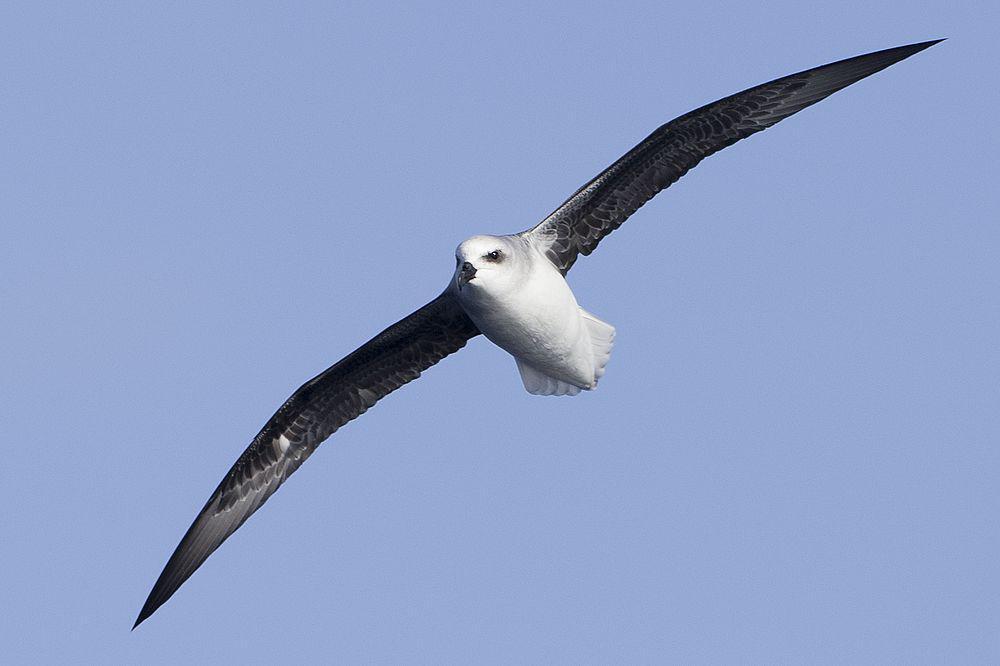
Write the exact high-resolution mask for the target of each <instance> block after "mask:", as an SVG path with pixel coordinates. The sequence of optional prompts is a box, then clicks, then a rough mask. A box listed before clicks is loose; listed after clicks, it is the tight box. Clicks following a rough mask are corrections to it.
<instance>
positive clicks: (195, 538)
mask: <svg viewBox="0 0 1000 666" xmlns="http://www.w3.org/2000/svg"><path fill="white" fill-rule="evenodd" d="M938 41H940V40H935V41H929V42H923V43H920V44H911V45H909V46H902V47H898V48H894V49H886V50H884V51H878V52H875V53H870V54H867V55H863V56H857V57H855V58H849V59H847V60H842V61H839V62H835V63H832V64H829V65H824V66H822V67H816V68H813V69H810V70H806V71H804V72H800V73H798V74H792V75H791V76H786V77H783V78H780V79H776V80H774V81H771V82H769V83H765V84H763V85H760V86H756V87H754V88H750V89H748V90H745V91H743V92H741V93H737V94H735V95H732V96H730V97H726V98H724V99H722V100H719V101H717V102H713V103H712V104H708V105H706V106H703V107H701V108H699V109H696V110H694V111H691V112H690V113H687V114H684V115H683V116H680V117H679V118H677V119H675V120H672V121H671V122H669V123H667V124H665V125H663V126H662V127H660V128H659V129H657V130H656V131H654V132H653V133H652V134H650V135H649V136H648V137H646V138H645V139H644V140H643V141H642V142H640V143H639V144H638V145H637V146H636V147H634V148H633V149H632V150H630V151H629V152H628V153H626V154H625V155H624V156H623V157H622V158H621V159H619V160H618V161H616V162H615V163H614V164H612V165H611V166H610V167H608V168H607V169H605V170H604V171H603V172H602V173H600V174H599V175H598V176H597V177H596V178H594V179H593V180H591V181H590V182H588V183H587V184H586V185H584V186H583V187H581V188H580V189H579V190H577V191H576V192H575V193H574V194H573V195H572V196H571V197H570V198H569V199H567V200H566V201H565V202H564V203H563V204H562V205H561V206H559V207H558V208H557V209H556V210H555V211H554V212H553V213H552V214H551V215H549V216H548V217H547V218H545V219H544V220H543V221H542V222H541V223H539V224H538V225H537V226H535V227H534V228H533V229H530V230H528V231H524V232H522V233H520V234H518V236H517V237H518V238H519V239H520V240H521V242H523V243H524V244H526V245H532V246H534V247H535V248H537V249H539V250H542V251H544V252H545V254H546V256H547V257H548V258H549V260H550V261H551V262H552V263H553V265H555V266H556V268H558V269H559V270H560V271H561V272H562V273H563V275H565V274H566V273H567V272H568V271H569V270H570V268H571V267H572V266H573V264H574V262H575V261H576V260H577V258H578V257H579V255H581V254H583V255H588V254H590V253H591V252H593V251H594V249H595V248H596V247H597V245H598V243H600V242H601V240H602V239H603V238H604V237H605V236H607V235H608V234H609V233H611V232H612V231H614V230H615V229H617V228H618V227H619V226H621V225H622V223H623V222H625V220H626V219H628V217H629V216H630V215H632V213H634V212H635V211H636V210H638V209H639V207H641V206H642V205H643V204H645V203H646V202H647V201H649V199H651V198H652V197H653V196H655V195H656V193H657V192H660V191H661V190H663V189H664V188H666V187H669V186H670V185H671V184H672V183H674V182H675V181H676V180H677V179H679V178H680V177H681V176H683V175H684V174H685V173H687V172H688V171H689V170H690V169H691V168H693V167H694V166H695V165H697V164H698V163H699V162H700V161H701V160H702V159H704V158H705V157H707V156H709V155H711V154H712V153H715V152H717V151H719V150H721V149H722V148H725V147H726V146H729V145H732V144H733V143H735V142H737V141H739V140H740V139H743V138H746V137H748V136H750V135H751V134H754V133H756V132H759V131H761V130H763V129H766V128H768V127H770V126H771V125H774V124H775V123H777V122H779V121H780V120H782V119H783V118H787V117H788V116H790V115H792V114H794V113H796V112H798V111H800V110H801V109H804V108H805V107H807V106H809V105H810V104H813V103H815V102H818V101H820V100H821V99H823V98H825V97H827V96H828V95H831V94H832V93H834V92H836V91H838V90H840V89H842V88H844V87H846V86H848V85H850V84H852V83H854V82H856V81H858V80H860V79H862V78H864V77H866V76H868V75H870V74H873V73H875V72H877V71H879V70H881V69H884V68H885V67H888V66H889V65H892V64H893V63H896V62H898V61H900V60H902V59H904V58H906V57H908V56H910V55H913V54H914V53H917V52H918V51H921V50H923V49H925V48H928V47H929V46H932V45H933V44H936V43H937V42H938ZM478 334H479V330H478V329H477V328H476V326H475V324H474V323H473V322H472V320H471V319H470V318H469V317H468V315H466V313H465V312H464V311H463V309H462V306H461V305H460V304H459V303H458V301H457V299H456V297H455V296H453V295H452V293H451V292H450V291H447V290H446V291H445V292H444V293H443V294H441V295H440V296H438V297H437V298H436V299H434V300H433V301H431V302H430V303H428V304H427V305H425V306H424V307H423V308H421V309H419V310H417V311H416V312H414V313H413V314H411V315H409V316H408V317H406V318H404V319H402V320H401V321H399V322H397V323H396V324H393V325H392V326H390V327H389V328H387V329H385V330H384V331H383V332H381V333H380V334H378V335H377V336H375V337H374V338H372V339H371V340H369V341H368V342H367V343H365V344H364V345H362V346H361V347H360V348H359V349H357V350H356V351H354V352H353V353H351V354H350V355H348V356H347V357H345V358H344V359H343V360H341V361H339V362H338V363H336V364H335V365H333V366H331V367H330V368H329V369H327V370H325V371H324V372H322V373H321V374H319V375H318V376H316V377H315V378H313V379H311V380H310V381H308V382H306V383H305V384H303V385H302V387H300V388H299V389H298V390H297V391H296V392H295V393H294V394H293V395H292V396H291V397H290V398H289V399H288V400H287V401H286V402H285V403H284V404H283V405H282V406H281V408H280V409H278V411H277V412H276V413H275V414H274V416H272V417H271V419H270V420H269V421H268V422H267V424H265V425H264V427H263V428H262V429H261V431H260V432H259V433H258V434H257V436H256V437H254V439H253V441H252V442H251V443H250V446H249V447H247V449H246V450H245V451H244V452H243V454H242V455H241V456H240V457H239V459H238V460H237V461H236V463H235V464H234V465H233V466H232V468H231V469H230V470H229V472H228V473H227V474H226V476H225V478H223V480H222V482H221V483H220V484H219V486H218V488H216V490H215V492H214V493H212V496H211V497H210V498H209V500H208V502H207V503H206V504H205V506H204V508H203V509H202V511H201V512H200V513H199V514H198V517H197V518H196V519H195V521H194V523H193V524H192V525H191V527H190V528H189V529H188V531H187V533H186V534H185V535H184V538H183V539H182V540H181V542H180V544H179V545H178V546H177V548H176V550H175V551H174V553H173V555H172V556H171V557H170V559H169V560H168V562H167V565H166V567H165V568H164V569H163V572H162V573H161V574H160V577H159V578H158V579H157V581H156V584H155V585H154V587H153V590H152V591H151V592H150V594H149V597H148V598H147V599H146V603H145V604H144V605H143V608H142V610H141V611H140V613H139V617H138V619H137V620H136V623H135V626H137V625H138V624H139V623H140V622H142V621H143V620H145V619H146V618H147V617H149V616H150V615H151V614H152V613H153V612H154V611H155V610H156V609H157V608H159V607H160V606H161V605H162V604H163V603H164V602H165V601H166V600H167V599H169V598H170V596H171V595H173V593H174V592H175V591H176V590H177V588H178V587H180V586H181V584H183V583H184V581H185V580H187V578H188V577H189V576H190V575H191V574H192V573H193V572H194V571H195V570H197V569H198V567H199V566H201V564H202V563H203V562H204V561H205V559H206V558H207V557H208V556H209V555H211V554H212V552H214V551H215V550H216V549H217V548H218V547H219V545H220V544H222V542H223V541H225V540H226V539H227V538H228V537H229V536H230V535H231V534H232V533H233V532H235V531H236V530H237V529H238V528H239V527H240V526H241V525H242V524H243V523H244V522H245V521H246V520H247V518H249V517H250V516H251V515H252V514H253V513H254V512H255V511H257V509H259V508H260V507H261V505H263V504H264V502H266V501H267V499H268V498H269V497H270V496H271V495H272V494H273V493H274V492H275V491H276V490H277V489H278V487H279V486H280V485H281V484H282V483H283V482H284V481H285V479H287V478H288V477H289V476H290V475H291V474H292V473H293V472H294V471H295V470H296V469H298V468H299V467H300V466H301V465H302V463H303V462H305V460H306V459H307V458H308V457H309V456H310V455H312V453H313V451H315V450H316V448H317V447H318V446H319V445H320V444H321V443H322V442H323V441H324V440H325V439H327V438H328V437H329V436H330V435H331V434H333V433H334V432H335V431H336V430H337V429H339V428H340V427H341V426H343V425H344V424H345V423H347V422H349V421H351V420H352V419H355V418H357V417H358V416H360V415H361V414H363V413H364V412H365V411H366V410H367V409H369V408H370V407H371V406H372V405H374V404H375V403H376V402H377V401H378V400H380V399H381V398H383V397H384V396H386V395H388V394H389V393H391V392H392V391H394V390H396V389H397V388H399V387H400V386H402V385H403V384H406V383H407V382H410V381H412V380H414V379H416V378H417V377H419V376H420V373H421V372H422V371H423V370H426V369H427V368H429V367H430V366H432V365H434V364H435V363H437V362H438V361H440V360H441V359H442V358H444V357H445V356H447V355H449V354H451V353H453V352H455V351H458V350H459V349H461V348H462V347H463V346H464V345H465V344H466V342H467V341H468V340H469V339H471V338H472V337H474V336H476V335H478Z"/></svg>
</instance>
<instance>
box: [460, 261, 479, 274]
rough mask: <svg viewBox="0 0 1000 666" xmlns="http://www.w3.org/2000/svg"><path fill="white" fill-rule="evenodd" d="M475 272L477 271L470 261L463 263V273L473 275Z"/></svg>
mask: <svg viewBox="0 0 1000 666" xmlns="http://www.w3.org/2000/svg"><path fill="white" fill-rule="evenodd" d="M475 270H476V267H475V266H473V265H472V264H471V263H469V262H468V261H465V262H462V272H463V273H472V272H473V271H475Z"/></svg>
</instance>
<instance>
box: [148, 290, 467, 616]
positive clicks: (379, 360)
mask: <svg viewBox="0 0 1000 666" xmlns="http://www.w3.org/2000/svg"><path fill="white" fill-rule="evenodd" d="M476 335H479V330H478V329H477V328H476V326H475V324H473V323H472V321H471V320H470V319H469V317H468V316H467V315H466V314H465V312H464V311H463V310H462V308H461V306H459V304H458V303H457V301H456V299H455V298H454V296H452V295H451V293H450V292H449V291H445V292H444V293H443V294H441V295H440V296H438V297H437V298H436V299H434V300H433V301H431V302H430V303H428V304H427V305H425V306H424V307H422V308H420V309H419V310H417V311H416V312H414V313H413V314H411V315H410V316H408V317H406V318H405V319H403V320H401V321H399V322H397V323H395V324H393V325H392V326H390V327H389V328H387V329H385V330H384V331H382V332H381V333H379V334H378V335H377V336H375V337H374V338H372V339H371V340H369V341H368V342H367V343H365V344H364V345H362V346H361V347H360V348H359V349H357V350H356V351H354V352H353V353H351V354H350V355H349V356H347V357H346V358H344V359H343V360H341V361H339V362H338V363H337V364H336V365H333V366H332V367H330V368H328V369H327V370H325V371H324V372H323V373H322V374H320V375H318V376H316V377H315V378H313V379H311V380H309V381H308V382H306V383H305V384H303V385H302V386H301V387H300V388H299V390H297V391H296V392H295V393H294V394H292V397H290V398H289V399H288V401H287V402H285V404H284V405H282V406H281V409H279V410H278V411H277V413H276V414H275V415H274V416H272V417H271V420H270V421H268V422H267V424H266V425H265V426H264V428H263V429H262V430H261V431H260V433H258V434H257V436H256V437H254V439H253V442H252V443H251V444H250V446H248V447H247V449H246V451H244V452H243V455H241V456H240V457H239V460H237V461H236V463H235V464H234V465H233V467H232V469H230V470H229V473H228V474H226V476H225V478H224V479H223V480H222V483H220V484H219V487H218V488H216V489H215V492H214V493H212V496H211V498H209V500H208V503H207V504H205V508H203V509H202V510H201V513H199V514H198V517H197V518H195V520H194V523H192V525H191V527H190V528H189V529H188V531H187V534H185V535H184V538H183V539H181V542H180V544H179V545H178V546H177V549H176V550H175V551H174V554H173V555H171V556H170V560H169V561H168V562H167V565H166V567H164V569H163V573H161V574H160V577H159V578H158V579H157V581H156V584H155V585H154V586H153V590H152V592H150V593H149V598H147V599H146V603H145V604H144V605H143V607H142V610H141V611H140V612H139V617H138V619H137V620H136V621H135V625H134V626H133V628H135V627H136V626H138V625H139V623H140V622H142V621H143V620H145V619H146V618H147V617H149V616H150V615H152V614H153V612H154V611H155V610H156V609H157V608H159V607H160V606H161V605H162V604H163V603H164V602H165V601H166V600H167V599H169V598H170V596H171V595H172V594H173V593H174V592H176V591H177V588H179V587H180V586H181V584H182V583H184V581H185V580H187V579H188V577H189V576H190V575H191V574H192V573H194V571H195V570H196V569H197V568H198V567H200V566H201V564H202V562H204V561H205V559H206V558H208V556H209V555H211V554H212V552H213V551H215V549H216V548H218V547H219V545H220V544H221V543H222V542H223V541H225V540H226V539H227V538H228V537H229V535H230V534H232V533H233V532H235V531H236V530H237V529H238V528H239V527H240V525H242V524H243V523H244V522H245V521H246V519H247V518H249V517H250V516H251V514H253V512H254V511H256V510H257V509H259V508H260V507H261V505H262V504H264V502H266V501H267V498H268V497H270V496H271V495H272V494H273V493H274V491H275V490H277V489H278V486H280V485H281V484H282V483H283V482H284V481H285V479H287V478H288V477H289V476H291V474H292V472H294V471H295V470H297V469H298V468H299V466H300V465H301V464H302V463H303V462H305V460H306V458H308V457H309V456H310V455H311V454H312V452H313V451H315V450H316V447H318V446H319V445H320V444H321V443H322V442H323V440H325V439H326V438H327V437H329V436H330V435H332V434H333V433H334V432H335V431H336V430H337V429H338V428H340V426H342V425H344V424H345V423H347V422H348V421H350V420H352V419H354V418H356V417H358V416H359V415H361V414H362V413H364V412H365V411H366V410H367V409H368V408H369V407H371V406H372V405H374V404H375V402H376V401H377V400H379V399H380V398H382V397H384V396H386V395H388V394H389V393H391V392H392V391H395V390H396V389H398V388H399V387H400V386H402V385H403V384H406V383H407V382H409V381H412V380H414V379H416V378H417V377H419V376H420V373H421V372H422V371H423V370H426V369H427V368H429V367H430V366H432V365H434V364H435V363H437V362H438V361H440V360H441V359H443V358H444V357H445V356H447V355H449V354H451V353H453V352H456V351H458V350H459V349H461V348H462V347H464V346H465V343H466V342H467V341H468V340H469V339H470V338H473V337H475V336H476Z"/></svg>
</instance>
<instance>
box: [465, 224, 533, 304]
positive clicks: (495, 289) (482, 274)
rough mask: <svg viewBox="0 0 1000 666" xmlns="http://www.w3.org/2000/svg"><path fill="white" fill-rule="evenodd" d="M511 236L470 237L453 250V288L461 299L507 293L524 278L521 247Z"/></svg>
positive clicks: (516, 239) (517, 240)
mask: <svg viewBox="0 0 1000 666" xmlns="http://www.w3.org/2000/svg"><path fill="white" fill-rule="evenodd" d="M519 242H521V241H520V240H519V239H518V238H516V237H513V236H473V237H472V238H470V239H468V240H466V241H463V242H462V244H461V245H459V246H458V249H456V250H455V282H454V284H455V288H456V289H458V291H459V293H460V294H462V296H463V297H464V296H469V297H475V296H482V295H487V294H498V293H504V292H506V293H510V290H512V289H516V288H517V287H518V284H519V283H520V282H521V281H522V280H523V279H524V278H525V277H526V274H527V271H526V270H517V269H518V268H521V266H520V264H521V263H522V262H523V261H524V257H522V252H523V248H521V247H520V246H519V245H518V243H519Z"/></svg>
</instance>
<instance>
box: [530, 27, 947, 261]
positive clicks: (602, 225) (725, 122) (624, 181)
mask: <svg viewBox="0 0 1000 666" xmlns="http://www.w3.org/2000/svg"><path fill="white" fill-rule="evenodd" d="M939 41H941V40H934V41H929V42H921V43H919V44H910V45H908V46H899V47H896V48H892V49H886V50H884V51H876V52H875V53H869V54H866V55H861V56H856V57H854V58H848V59H846V60H841V61H839V62H835V63H831V64H829V65H823V66H821V67H815V68H813V69H808V70H805V71H803V72H799V73H798V74H792V75H790V76H785V77H783V78H780V79H775V80H774V81H770V82H768V83H764V84H761V85H759V86H756V87H753V88H749V89H747V90H744V91H743V92H739V93H736V94H735V95H731V96H729V97H726V98H724V99H720V100H718V101H716V102H712V103H711V104H707V105H705V106H703V107H701V108H698V109H695V110H694V111H691V112H689V113H686V114H684V115H683V116H680V117H678V118H676V119H674V120H672V121H670V122H669V123H667V124H665V125H663V126H661V127H659V128H658V129H657V130H656V131H654V132H653V133H652V134H650V135H649V136H648V137H646V138H645V139H643V140H642V141H641V142H640V143H639V144H638V145H637V146H635V147H634V148H633V149H632V150H630V151H629V152H627V153H626V154H625V155H623V156H622V157H621V158H620V159H619V160H618V161H617V162H615V163H614V164H612V165H611V166H610V167H608V168H607V169H605V170H604V171H602V172H601V173H600V174H599V175H598V176H597V177H595V178H594V179H593V180H591V181H590V182H589V183H587V184H586V185H584V186H583V187H581V188H580V189H579V190H577V191H576V192H575V193H574V194H573V195H572V196H571V197H570V198H569V199H567V200H566V201H565V202H564V203H563V204H562V205H561V206H559V208H557V209H556V210H555V211H553V212H552V214H550V215H549V216H548V217H546V218H545V219H544V220H542V222H540V223H539V224H538V225H537V226H535V227H534V228H532V229H529V230H528V231H525V232H522V235H525V236H528V237H529V238H530V239H531V240H532V241H534V242H537V243H539V244H540V247H542V248H543V249H544V250H545V253H546V255H547V256H548V258H549V260H550V261H552V263H553V264H554V265H555V266H556V267H557V268H558V269H559V270H560V271H562V273H563V274H564V275H565V274H566V273H567V272H568V271H569V269H570V268H571V267H572V266H573V263H574V262H575V261H576V260H577V258H578V256H579V255H581V254H583V255H588V254H590V253H591V252H593V251H594V249H595V248H596V247H597V244H598V243H600V242H601V239H603V238H604V237H605V236H607V235H608V234H610V233H611V232H612V231H614V230H615V229H617V228H618V227H620V226H621V225H622V223H623V222H625V220H627V219H628V217H629V216H630V215H632V213H634V212H635V211H636V210H638V209H639V208H640V207H641V206H642V205H643V204H645V203H646V202H647V201H649V200H650V199H651V198H653V196H655V195H656V194H657V193H658V192H660V191H661V190H663V189H665V188H667V187H669V186H670V185H671V184H673V183H674V182H676V181H677V180H678V179H679V178H681V176H683V175H684V174H686V173H687V172H688V171H689V170H690V169H692V168H693V167H694V166H695V165H696V164H698V163H699V162H700V161H701V160H703V159H704V158H706V157H708V156H709V155H711V154H712V153H715V152H718V151H719V150H722V149H723V148H725V147H726V146H730V145H732V144H734V143H736V142H737V141H739V140H740V139H744V138H746V137H748V136H750V135H751V134H755V133H756V132H759V131H761V130H764V129H767V128H768V127H770V126H771V125H774V124H775V123H777V122H779V121H781V120H783V119H785V118H787V117H788V116H790V115H792V114H794V113H797V112H798V111H801V110H802V109H804V108H806V107H807V106H810V105H812V104H815V103H816V102H818V101H820V100H822V99H824V98H826V97H827V96H829V95H832V94H833V93H835V92H837V91H838V90H841V89H843V88H845V87H847V86H849V85H851V84H852V83H855V82H857V81H860V80H861V79H863V78H865V77H866V76H869V75H871V74H874V73H875V72H878V71H879V70H882V69H885V68H886V67H888V66H889V65H892V64H894V63H897V62H899V61H900V60H903V59H904V58H907V57H909V56H911V55H913V54H914V53H917V52H918V51H922V50H924V49H926V48H928V47H930V46H933V45H934V44H937V43H938V42H939Z"/></svg>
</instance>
